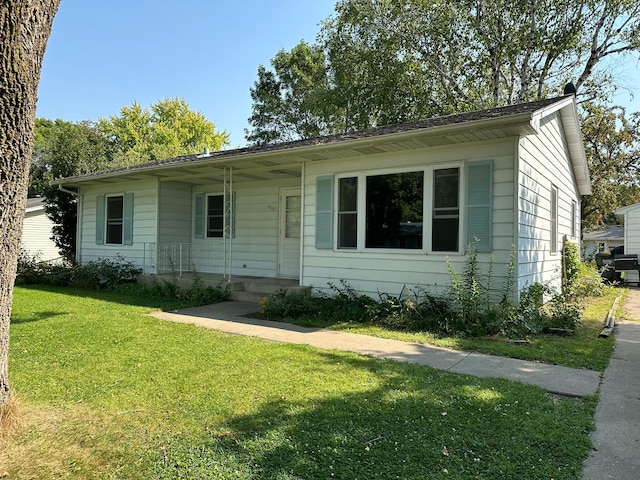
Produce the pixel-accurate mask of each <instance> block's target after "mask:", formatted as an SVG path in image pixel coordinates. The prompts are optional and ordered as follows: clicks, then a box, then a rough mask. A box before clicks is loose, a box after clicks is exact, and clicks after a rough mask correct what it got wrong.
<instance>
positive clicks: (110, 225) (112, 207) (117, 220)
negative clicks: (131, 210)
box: [105, 195, 124, 245]
mask: <svg viewBox="0 0 640 480" xmlns="http://www.w3.org/2000/svg"><path fill="white" fill-rule="evenodd" d="M106 202H107V210H106V217H107V232H106V233H107V234H106V238H105V243H107V244H116V245H121V244H122V227H123V216H124V196H122V195H117V196H112V197H107V198H106Z"/></svg>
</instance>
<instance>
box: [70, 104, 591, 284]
mask: <svg viewBox="0 0 640 480" xmlns="http://www.w3.org/2000/svg"><path fill="white" fill-rule="evenodd" d="M59 183H60V184H62V185H64V187H66V188H75V189H77V191H78V194H79V206H78V219H79V223H78V252H77V256H78V260H79V261H80V262H82V263H86V262H88V261H91V260H96V259H98V258H114V257H116V255H118V254H121V255H122V256H124V257H125V258H126V259H127V260H129V261H132V262H134V263H135V264H137V265H139V266H140V267H142V268H143V269H144V272H145V273H147V274H158V273H162V272H165V271H167V270H171V269H174V270H176V271H177V270H179V269H180V270H181V269H184V268H190V267H193V268H195V270H196V271H198V272H201V273H206V272H211V273H219V274H223V275H225V276H226V277H227V278H228V277H229V276H238V275H241V276H256V277H273V278H295V279H298V282H299V284H300V285H305V286H312V287H315V288H320V289H321V288H326V287H327V284H328V282H333V283H338V282H339V281H340V280H345V281H347V282H348V283H349V285H351V287H353V288H354V289H356V290H357V291H359V292H362V293H368V294H370V295H374V296H376V294H377V292H384V293H389V294H398V293H400V292H401V291H403V289H405V288H413V287H415V286H419V287H422V288H425V289H436V290H438V289H439V292H440V293H442V289H443V287H446V286H448V285H449V284H450V276H449V273H448V264H450V265H451V266H452V267H453V268H454V269H455V270H457V271H459V272H460V271H462V270H463V268H464V267H465V265H466V264H467V261H468V257H467V256H466V255H465V252H466V251H467V246H468V245H469V244H472V243H476V240H474V239H477V248H478V250H479V252H480V254H479V259H480V261H481V262H482V264H483V265H485V266H488V264H489V263H490V262H491V259H492V258H493V276H494V284H495V285H502V284H504V279H505V274H506V272H507V270H508V268H509V263H510V257H511V254H512V251H514V249H515V253H516V255H515V259H514V265H513V266H514V275H515V277H516V278H514V287H513V288H514V290H513V292H512V294H513V295H516V294H517V292H518V291H519V290H520V289H521V288H523V287H524V286H526V285H529V284H532V283H534V282H549V283H552V284H555V285H559V282H560V278H561V249H562V244H563V241H564V240H565V239H567V240H568V241H571V242H575V243H578V242H579V241H580V239H579V235H580V232H579V228H578V225H579V214H578V212H579V208H580V195H585V194H589V193H590V178H589V172H588V169H587V163H586V159H585V153H584V147H583V143H582V134H581V131H580V125H579V120H578V115H577V111H576V104H575V99H574V97H573V96H564V97H559V98H554V99H547V100H540V101H536V102H531V103H525V104H520V105H514V106H508V107H503V108H495V109H490V110H483V111H477V112H471V113H463V114H458V115H451V116H445V117H436V118H431V119H428V120H423V121H418V122H412V123H407V124H402V125H394V126H388V127H380V128H374V129H369V130H364V131H360V132H353V133H346V134H341V135H332V136H326V137H319V138H313V139H309V140H302V141H296V142H289V143H281V144H276V145H268V146H264V147H255V148H242V149H237V150H228V151H221V152H215V153H211V154H209V153H205V154H203V155H187V156H181V157H177V158H172V159H168V160H164V161H158V162H153V163H148V164H144V165H138V166H134V167H129V168H126V169H121V170H115V171H110V172H103V173H96V174H90V175H84V176H78V177H73V178H66V179H62V180H60V181H59ZM516 289H517V290H516Z"/></svg>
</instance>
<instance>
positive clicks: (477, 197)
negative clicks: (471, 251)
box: [467, 161, 493, 252]
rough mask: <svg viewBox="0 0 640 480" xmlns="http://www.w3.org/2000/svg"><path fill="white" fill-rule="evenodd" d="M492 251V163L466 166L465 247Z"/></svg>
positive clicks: (475, 163)
mask: <svg viewBox="0 0 640 480" xmlns="http://www.w3.org/2000/svg"><path fill="white" fill-rule="evenodd" d="M476 242H477V246H478V251H479V252H491V251H493V161H487V162H473V163H469V164H467V245H476Z"/></svg>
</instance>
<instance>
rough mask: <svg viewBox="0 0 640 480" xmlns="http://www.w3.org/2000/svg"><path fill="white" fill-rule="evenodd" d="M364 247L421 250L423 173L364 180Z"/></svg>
mask: <svg viewBox="0 0 640 480" xmlns="http://www.w3.org/2000/svg"><path fill="white" fill-rule="evenodd" d="M366 189H367V190H366V229H365V247H366V248H406V249H421V248H422V216H423V204H424V172H408V173H393V174H390V175H372V176H369V177H366Z"/></svg>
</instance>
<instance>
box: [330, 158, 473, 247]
mask: <svg viewBox="0 0 640 480" xmlns="http://www.w3.org/2000/svg"><path fill="white" fill-rule="evenodd" d="M460 171H461V169H460V168H459V167H455V168H442V169H438V168H435V169H427V170H419V171H409V172H393V173H382V174H376V175H364V174H360V175H358V176H349V177H339V178H338V180H337V183H336V185H337V195H336V199H337V218H336V225H337V247H338V248H339V249H396V250H430V251H434V252H457V251H459V249H460V243H461V242H460V235H461V227H460V222H461V217H460V195H461V191H460ZM427 181H428V182H429V183H428V186H427ZM427 192H428V194H427ZM426 199H429V203H428V204H427V203H425V202H426ZM429 227H430V230H431V231H429V230H428V228H429ZM425 229H426V230H425ZM425 235H426V236H425ZM427 239H428V240H429V241H428V242H427Z"/></svg>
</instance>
